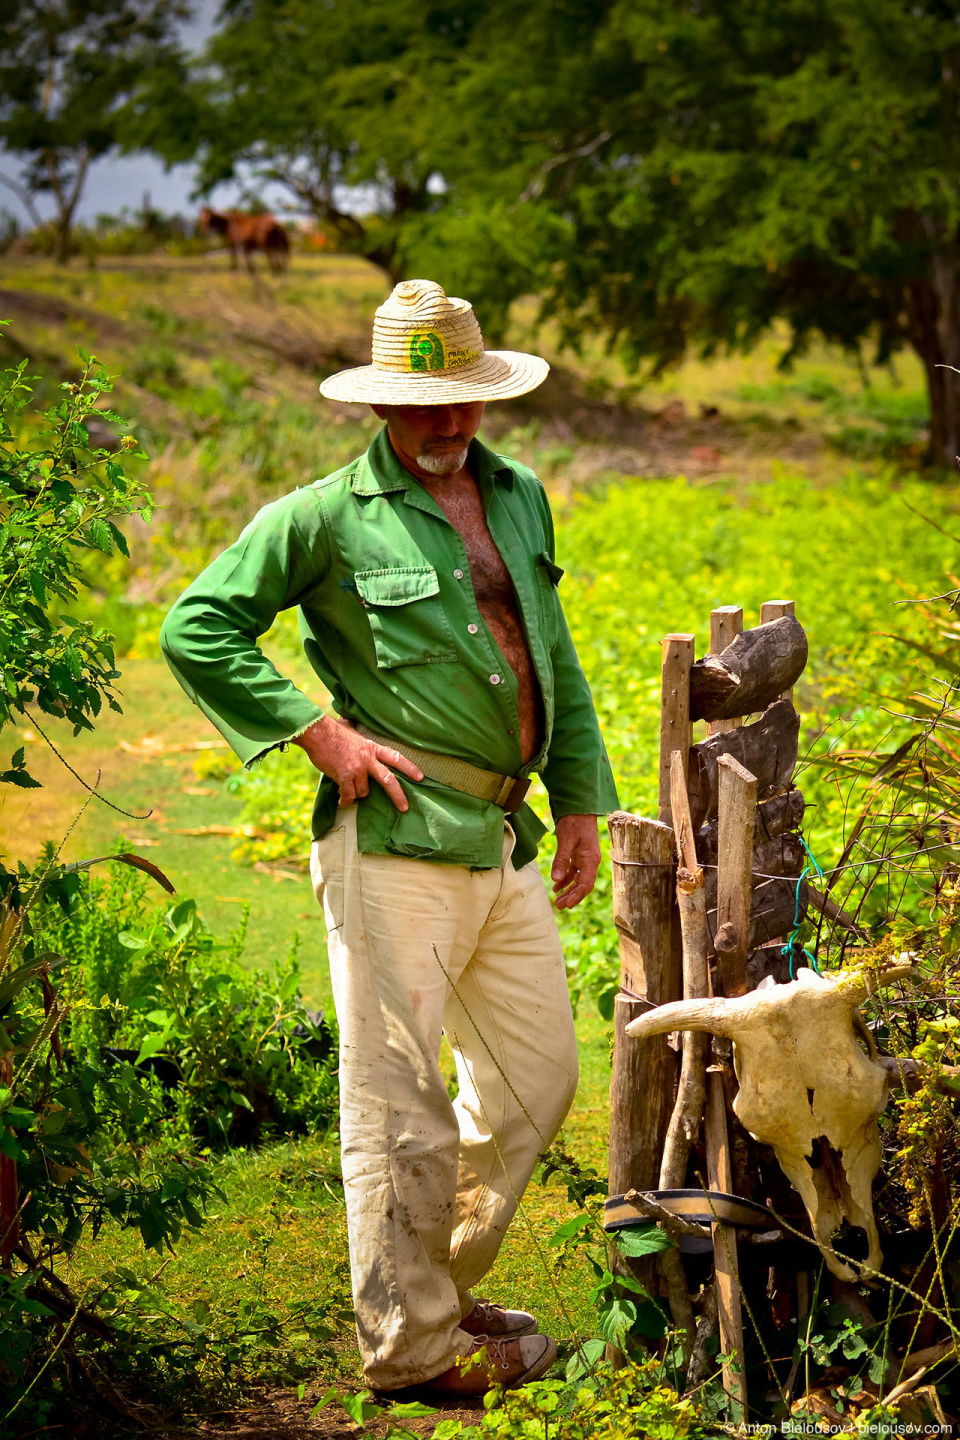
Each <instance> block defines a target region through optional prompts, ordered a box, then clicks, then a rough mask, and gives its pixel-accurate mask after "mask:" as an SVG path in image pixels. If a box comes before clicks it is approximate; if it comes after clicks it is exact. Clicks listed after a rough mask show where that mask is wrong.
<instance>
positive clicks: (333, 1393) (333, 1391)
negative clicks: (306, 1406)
mask: <svg viewBox="0 0 960 1440" xmlns="http://www.w3.org/2000/svg"><path fill="white" fill-rule="evenodd" d="M339 1398H340V1395H339V1392H338V1390H337V1387H336V1386H335V1385H330V1386H328V1388H327V1389H326V1390H324V1392H323V1394H322V1395H321V1396H320V1399H319V1400H318V1401H317V1403H316V1405H314V1407H313V1409H312V1410H311V1411H310V1414H309V1416H308V1417H307V1418H308V1419H310V1420H312V1419H313V1417H314V1415H319V1414H320V1411H321V1410H326V1408H327V1406H328V1405H332V1404H333V1402H334V1400H339Z"/></svg>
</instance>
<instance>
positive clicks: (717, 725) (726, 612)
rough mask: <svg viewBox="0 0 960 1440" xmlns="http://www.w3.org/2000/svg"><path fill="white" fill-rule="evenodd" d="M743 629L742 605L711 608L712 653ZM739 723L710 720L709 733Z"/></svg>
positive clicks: (730, 641) (725, 730)
mask: <svg viewBox="0 0 960 1440" xmlns="http://www.w3.org/2000/svg"><path fill="white" fill-rule="evenodd" d="M742 629H743V607H742V606H741V605H718V606H717V608H716V609H715V610H711V611H710V654H711V655H722V654H723V652H724V650H726V648H727V646H728V645H732V644H733V642H734V640H736V638H737V636H738V635H739V634H740V631H741V630H742ZM690 678H691V684H692V681H693V671H692V670H691V672H690ZM691 704H692V698H691ZM739 724H740V720H739V717H737V718H734V719H732V720H708V722H707V734H708V735H723V734H725V733H726V732H727V731H728V730H736V728H737V726H738V725H739ZM701 858H702V857H701Z"/></svg>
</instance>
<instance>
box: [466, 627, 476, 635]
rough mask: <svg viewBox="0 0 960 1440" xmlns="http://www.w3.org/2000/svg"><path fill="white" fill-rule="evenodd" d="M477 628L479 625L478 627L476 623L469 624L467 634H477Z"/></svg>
mask: <svg viewBox="0 0 960 1440" xmlns="http://www.w3.org/2000/svg"><path fill="white" fill-rule="evenodd" d="M477 629H478V627H477V626H476V625H468V626H467V634H468V635H476V633H477Z"/></svg>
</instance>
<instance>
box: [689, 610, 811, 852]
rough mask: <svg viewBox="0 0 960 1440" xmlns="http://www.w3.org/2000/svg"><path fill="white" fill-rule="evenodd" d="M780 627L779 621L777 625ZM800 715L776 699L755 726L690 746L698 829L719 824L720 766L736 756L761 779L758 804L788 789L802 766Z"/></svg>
mask: <svg viewBox="0 0 960 1440" xmlns="http://www.w3.org/2000/svg"><path fill="white" fill-rule="evenodd" d="M777 623H778V624H779V621H778V622H777ZM799 736H800V716H799V715H798V714H797V712H796V710H794V708H793V706H792V705H791V704H790V701H789V700H777V701H776V702H775V703H774V704H773V705H771V706H770V707H769V708H768V709H767V710H765V711H764V712H763V714H762V715H761V716H760V718H759V720H755V721H754V722H753V724H752V725H744V726H742V727H741V728H740V729H739V730H728V731H727V732H726V734H723V735H711V736H709V738H708V739H706V740H701V741H700V742H699V744H697V745H692V746H691V747H690V761H689V782H688V789H689V794H690V810H691V814H692V817H693V824H694V826H695V827H696V828H697V829H699V828H700V827H701V826H702V825H703V823H704V822H705V821H708V820H715V819H716V817H717V809H718V804H719V777H718V769H717V761H718V760H719V758H720V756H721V755H732V756H733V758H734V759H735V760H739V762H740V764H741V765H742V766H743V767H744V769H745V770H749V771H750V773H751V775H756V777H757V800H758V801H763V800H766V799H768V798H769V797H770V796H772V795H777V794H780V793H782V792H783V791H785V790H787V789H788V788H789V786H790V781H791V779H792V776H793V771H794V767H795V766H796V763H797V741H798V739H799Z"/></svg>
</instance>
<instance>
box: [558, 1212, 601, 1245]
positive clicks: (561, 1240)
mask: <svg viewBox="0 0 960 1440" xmlns="http://www.w3.org/2000/svg"><path fill="white" fill-rule="evenodd" d="M592 1227H593V1221H592V1219H591V1218H590V1216H589V1215H573V1216H571V1218H570V1219H569V1220H564V1222H563V1224H562V1225H558V1226H557V1228H556V1230H554V1232H553V1234H552V1235H551V1236H550V1238H549V1239H548V1241H547V1244H548V1245H554V1246H558V1245H564V1244H566V1242H567V1241H568V1240H572V1239H573V1237H574V1236H575V1235H580V1234H582V1233H583V1231H584V1230H590V1229H592Z"/></svg>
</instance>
